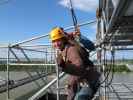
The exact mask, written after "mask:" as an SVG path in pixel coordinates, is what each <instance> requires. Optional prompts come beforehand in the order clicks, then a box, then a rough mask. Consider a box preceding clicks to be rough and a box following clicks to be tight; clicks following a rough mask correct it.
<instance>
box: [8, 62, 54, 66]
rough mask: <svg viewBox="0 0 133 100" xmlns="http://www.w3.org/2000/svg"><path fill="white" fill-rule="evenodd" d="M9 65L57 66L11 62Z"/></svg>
mask: <svg viewBox="0 0 133 100" xmlns="http://www.w3.org/2000/svg"><path fill="white" fill-rule="evenodd" d="M9 65H13V66H18V65H19V66H55V65H56V64H40V63H39V64H37V63H32V64H29V63H10V64H9Z"/></svg>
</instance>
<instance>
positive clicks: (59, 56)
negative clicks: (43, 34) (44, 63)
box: [57, 54, 65, 67]
mask: <svg viewBox="0 0 133 100" xmlns="http://www.w3.org/2000/svg"><path fill="white" fill-rule="evenodd" d="M57 64H58V65H59V66H60V67H64V66H65V61H64V60H63V57H62V55H61V54H59V55H58V56H57Z"/></svg>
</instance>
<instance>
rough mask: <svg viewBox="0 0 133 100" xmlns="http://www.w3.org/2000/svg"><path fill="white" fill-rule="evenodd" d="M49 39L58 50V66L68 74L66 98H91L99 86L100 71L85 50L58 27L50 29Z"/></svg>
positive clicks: (82, 99) (79, 99)
mask: <svg viewBox="0 0 133 100" xmlns="http://www.w3.org/2000/svg"><path fill="white" fill-rule="evenodd" d="M50 39H51V41H52V45H53V47H54V48H56V49H58V50H59V51H60V52H59V53H58V57H57V63H58V66H59V67H60V68H61V69H62V71H63V72H66V73H67V74H69V77H68V80H69V81H68V85H67V93H68V96H67V100H91V99H92V98H93V96H94V94H95V93H96V91H97V89H98V87H99V77H100V73H99V72H97V71H96V69H95V67H94V65H93V64H92V63H90V62H89V59H88V54H87V52H86V50H85V49H84V48H83V47H81V46H80V45H78V43H76V42H73V41H72V40H69V39H68V37H67V36H66V35H65V32H64V31H63V30H62V29H61V28H60V27H55V28H53V29H52V30H51V32H50Z"/></svg>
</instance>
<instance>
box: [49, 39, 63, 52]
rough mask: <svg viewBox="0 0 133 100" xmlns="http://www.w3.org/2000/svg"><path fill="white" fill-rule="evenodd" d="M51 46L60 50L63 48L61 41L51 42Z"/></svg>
mask: <svg viewBox="0 0 133 100" xmlns="http://www.w3.org/2000/svg"><path fill="white" fill-rule="evenodd" d="M52 44H53V47H54V48H56V49H59V50H62V48H63V42H62V40H61V39H58V40H55V41H52Z"/></svg>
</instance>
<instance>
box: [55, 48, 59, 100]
mask: <svg viewBox="0 0 133 100" xmlns="http://www.w3.org/2000/svg"><path fill="white" fill-rule="evenodd" d="M57 54H58V50H56V54H55V55H56V58H57ZM56 75H57V83H56V86H57V100H59V68H58V64H57V60H56Z"/></svg>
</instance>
